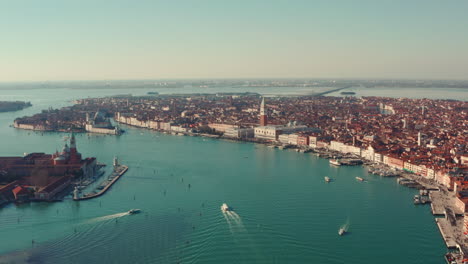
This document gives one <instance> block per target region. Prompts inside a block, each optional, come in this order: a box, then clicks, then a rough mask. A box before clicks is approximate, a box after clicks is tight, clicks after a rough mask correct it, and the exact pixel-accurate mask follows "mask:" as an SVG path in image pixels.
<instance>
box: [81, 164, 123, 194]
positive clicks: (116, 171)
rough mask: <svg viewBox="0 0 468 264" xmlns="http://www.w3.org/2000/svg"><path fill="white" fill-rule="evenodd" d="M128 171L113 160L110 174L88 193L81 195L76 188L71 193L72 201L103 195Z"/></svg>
mask: <svg viewBox="0 0 468 264" xmlns="http://www.w3.org/2000/svg"><path fill="white" fill-rule="evenodd" d="M127 170H128V167H127V166H125V165H121V164H118V163H117V160H116V159H114V168H113V171H112V173H111V174H110V175H109V176H108V177H107V178H106V179H105V180H104V181H103V182H101V183H100V184H99V185H98V186H97V187H96V188H95V189H94V190H92V191H91V192H89V193H86V194H83V195H81V190H80V189H79V188H78V187H75V190H74V191H73V200H74V201H82V200H89V199H93V198H97V197H99V196H101V195H103V194H104V193H106V192H107V191H108V190H109V189H110V188H111V187H112V185H113V184H114V183H115V182H117V181H118V180H119V179H120V177H122V175H124V174H125V173H126V172H127Z"/></svg>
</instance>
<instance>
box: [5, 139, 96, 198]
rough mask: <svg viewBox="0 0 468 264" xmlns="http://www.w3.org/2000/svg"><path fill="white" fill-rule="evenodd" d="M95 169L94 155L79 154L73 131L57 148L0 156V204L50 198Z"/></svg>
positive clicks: (88, 175)
mask: <svg viewBox="0 0 468 264" xmlns="http://www.w3.org/2000/svg"><path fill="white" fill-rule="evenodd" d="M97 169H98V167H97V164H96V158H85V159H83V158H82V157H81V154H80V153H79V152H78V150H77V148H76V139H75V136H74V135H73V134H72V136H71V138H70V145H68V144H65V146H64V147H63V149H62V151H61V152H59V151H56V152H55V153H53V154H45V153H30V154H25V155H24V156H23V157H0V184H3V185H0V186H1V187H0V205H2V204H5V203H8V202H12V201H17V202H23V201H29V200H39V201H41V200H43V201H50V200H54V199H56V198H57V195H58V194H59V193H61V192H62V191H63V190H65V189H67V188H68V187H69V186H70V184H71V183H72V180H74V179H79V178H89V177H93V176H94V175H95V174H96V172H97Z"/></svg>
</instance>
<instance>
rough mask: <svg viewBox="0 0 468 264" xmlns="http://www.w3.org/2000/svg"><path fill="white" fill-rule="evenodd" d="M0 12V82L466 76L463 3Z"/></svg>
mask: <svg viewBox="0 0 468 264" xmlns="http://www.w3.org/2000/svg"><path fill="white" fill-rule="evenodd" d="M0 5H1V6H2V8H1V9H0V10H1V11H0V17H1V18H0V21H1V22H2V23H0V24H1V26H0V30H1V31H2V38H3V40H2V46H3V48H2V49H1V51H0V56H1V57H2V60H1V61H0V69H1V71H2V75H1V76H0V82H22V81H25V82H28V81H60V80H129V79H192V78H193V79H204V78H216V79H223V78H235V79H237V78H337V79H348V78H349V79H361V78H363V79H446V80H450V79H454V80H455V79H456V80H464V79H465V80H466V79H467V78H468V77H467V76H468V74H467V73H468V72H467V70H466V69H467V68H468V52H466V50H465V49H464V47H466V46H467V44H468V36H466V34H462V32H464V29H465V28H466V26H467V25H468V18H466V17H465V16H464V10H466V9H467V7H468V3H467V2H465V1H454V2H451V3H450V4H447V3H444V4H443V3H439V2H437V1H412V2H410V3H407V2H403V1H379V3H374V2H372V1H361V2H360V3H359V5H356V4H355V3H345V2H340V3H330V2H329V1H314V2H312V1H311V2H309V1H293V2H292V3H291V2H286V1H275V2H274V3H273V4H271V2H267V1H249V2H242V1H241V2H236V3H226V2H222V3H221V2H217V1H204V2H192V1H184V2H178V3H173V2H152V1H140V2H138V4H135V3H133V2H130V1H112V4H109V2H104V1H102V2H93V1H82V2H80V3H79V4H78V3H72V2H63V1H41V2H40V3H39V2H36V3H34V2H20V1H15V2H14V3H13V2H9V1H2V2H0Z"/></svg>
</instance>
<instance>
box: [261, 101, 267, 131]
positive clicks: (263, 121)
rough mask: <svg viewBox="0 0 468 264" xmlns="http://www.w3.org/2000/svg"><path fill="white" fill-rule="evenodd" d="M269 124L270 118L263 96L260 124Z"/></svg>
mask: <svg viewBox="0 0 468 264" xmlns="http://www.w3.org/2000/svg"><path fill="white" fill-rule="evenodd" d="M267 124H268V120H267V115H266V111H265V97H262V103H261V104H260V125H261V126H266V125H267Z"/></svg>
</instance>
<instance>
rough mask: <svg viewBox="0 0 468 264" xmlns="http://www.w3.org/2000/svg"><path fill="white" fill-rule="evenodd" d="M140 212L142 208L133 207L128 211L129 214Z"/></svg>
mask: <svg viewBox="0 0 468 264" xmlns="http://www.w3.org/2000/svg"><path fill="white" fill-rule="evenodd" d="M140 212H141V210H140V209H131V210H129V211H128V214H131V215H132V214H138V213H140Z"/></svg>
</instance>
